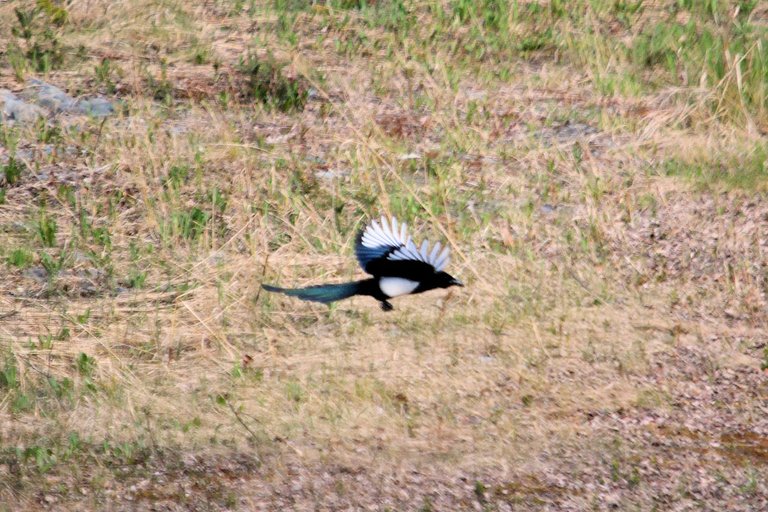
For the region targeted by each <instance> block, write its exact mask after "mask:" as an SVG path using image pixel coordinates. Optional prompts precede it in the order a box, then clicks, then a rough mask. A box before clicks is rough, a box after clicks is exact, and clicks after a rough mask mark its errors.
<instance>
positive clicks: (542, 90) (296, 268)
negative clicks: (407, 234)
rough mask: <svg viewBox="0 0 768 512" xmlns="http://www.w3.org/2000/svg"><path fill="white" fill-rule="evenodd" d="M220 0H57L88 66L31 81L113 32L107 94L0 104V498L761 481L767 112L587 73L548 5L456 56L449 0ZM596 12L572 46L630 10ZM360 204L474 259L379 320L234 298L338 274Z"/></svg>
mask: <svg viewBox="0 0 768 512" xmlns="http://www.w3.org/2000/svg"><path fill="white" fill-rule="evenodd" d="M459 3H460V2H459ZM234 4H235V3H234V2H225V1H214V2H206V3H204V4H203V5H202V6H200V7H192V6H187V5H186V4H185V3H183V2H177V1H174V0H163V1H159V0H147V1H145V2H139V3H137V2H102V1H96V0H92V1H83V2H73V3H72V4H71V5H69V6H68V7H67V9H68V12H69V22H68V24H67V25H66V26H65V27H63V28H61V29H58V30H57V34H58V36H57V37H59V38H60V41H61V42H62V44H63V45H65V47H66V48H68V49H69V50H68V51H71V53H72V54H74V53H75V52H74V48H76V47H77V45H84V47H85V51H84V52H82V53H83V54H84V57H83V58H75V57H74V56H73V55H69V57H68V58H67V60H66V61H65V65H64V67H63V68H62V69H58V70H52V71H51V72H50V73H49V74H48V75H47V76H46V77H45V79H46V80H47V81H48V82H50V83H54V84H57V85H59V86H61V87H63V88H66V89H67V90H69V91H70V92H81V93H95V92H104V91H105V87H106V85H105V84H104V83H99V82H98V81H97V80H96V79H95V78H94V66H96V65H98V64H99V63H100V62H102V59H104V58H108V59H110V62H111V65H112V68H111V69H112V71H111V74H110V80H112V81H113V85H114V91H115V92H114V93H113V95H114V96H115V99H119V100H120V101H122V102H124V105H125V107H124V111H123V112H122V113H120V114H119V115H117V116H114V117H113V118H110V119H108V120H107V121H106V122H105V123H104V124H103V125H101V124H100V123H99V122H98V121H95V120H88V119H83V118H73V117H71V116H67V115H63V116H60V117H59V118H58V119H51V120H49V125H51V126H62V127H63V128H62V132H61V138H60V139H59V140H58V141H54V142H41V140H40V139H41V130H42V128H41V126H27V127H13V128H7V127H4V128H3V130H4V134H5V139H4V140H5V141H6V142H5V146H0V157H3V156H7V155H12V154H17V155H19V158H20V159H23V161H24V162H25V163H26V164H27V165H28V167H29V169H27V172H25V174H23V175H22V177H21V179H20V181H19V182H18V183H16V184H14V185H12V186H11V185H10V184H6V186H5V190H6V195H5V203H4V204H3V205H2V207H0V225H2V226H3V229H2V230H0V247H2V249H0V255H2V257H3V259H4V260H5V261H6V263H5V265H4V270H5V273H6V276H7V277H6V279H5V280H3V282H2V283H1V284H0V370H4V371H5V372H6V373H5V374H3V375H6V377H4V378H5V380H3V378H2V377H0V425H1V426H0V443H1V444H0V510H19V509H28V510H34V509H38V508H39V507H40V506H44V507H46V508H50V509H56V510H64V509H80V510H81V509H94V510H103V509H111V510H122V509H125V510H132V509H138V510H145V509H146V510H149V509H153V508H152V507H155V509H162V510H186V509H193V510H219V509H242V510H288V509H295V510H340V509H349V510H353V509H355V510H356V509H365V508H366V507H368V508H369V509H374V510H470V509H472V510H475V509H476V510H542V509H547V510H592V509H595V510H602V509H608V508H618V509H620V510H651V509H653V508H654V507H655V508H656V509H659V510H671V509H676V510H677V509H679V510H700V509H711V510H726V509H729V510H758V509H760V508H761V507H766V506H768V501H767V500H768V489H766V486H765V477H766V475H767V474H768V473H767V472H766V462H767V461H768V458H767V453H766V439H768V438H766V435H768V421H766V419H765V418H766V415H765V413H766V412H768V411H766V408H765V403H766V401H765V400H766V397H767V396H768V387H766V375H765V373H764V371H763V370H761V364H766V360H765V358H766V356H765V355H764V354H765V352H764V350H765V346H766V339H765V334H764V331H765V327H766V316H765V306H766V303H765V301H766V298H765V293H766V290H768V285H766V275H767V274H766V255H765V250H766V247H767V245H766V244H768V239H766V235H765V229H763V228H764V226H765V222H766V219H767V218H768V211H766V208H765V207H764V206H762V204H761V199H762V198H763V193H764V191H765V184H766V183H767V182H766V181H765V170H766V168H765V162H764V160H763V161H762V162H761V161H760V158H764V156H765V154H766V151H767V150H766V147H768V146H766V140H765V131H764V129H765V126H766V118H765V109H764V108H763V109H760V108H752V107H744V108H742V107H738V108H735V109H731V110H725V109H726V107H727V105H726V106H722V108H721V107H717V106H715V108H714V110H712V101H711V99H712V98H713V97H716V98H717V97H720V98H725V99H726V100H727V101H728V102H731V101H732V100H733V96H732V95H733V94H734V90H733V89H731V88H727V87H726V88H723V87H720V88H718V86H717V84H713V83H711V82H710V83H708V84H707V85H706V86H701V85H700V84H699V83H698V82H695V83H693V82H691V83H690V84H688V83H683V84H680V83H676V84H667V86H664V85H663V84H662V86H660V87H656V86H654V84H656V81H657V80H661V78H657V77H654V78H653V80H651V79H649V81H650V82H649V83H645V82H639V83H638V84H634V82H632V84H630V85H631V86H632V87H635V86H637V87H639V88H640V89H639V90H635V91H634V92H633V93H632V94H630V93H626V92H622V91H624V89H622V87H629V86H630V85H626V84H625V85H618V86H616V88H615V90H614V92H613V93H607V92H606V91H605V88H606V87H608V85H606V84H605V82H600V78H599V76H597V75H600V76H602V77H604V76H605V73H608V72H610V73H612V76H614V77H620V76H622V73H624V74H629V73H630V70H631V68H630V66H631V63H630V62H628V61H621V60H619V61H612V60H610V59H609V61H605V60H601V59H599V58H594V59H590V57H589V56H588V55H587V54H586V53H584V52H585V49H586V48H588V46H585V45H587V44H588V43H589V41H590V40H589V38H587V37H586V36H585V34H584V32H582V30H583V29H584V27H585V26H591V25H595V24H597V25H599V24H601V23H608V21H607V20H606V19H604V18H603V17H601V16H602V15H601V16H597V17H596V18H595V19H592V18H591V16H595V13H594V12H592V11H590V10H588V12H586V13H582V14H583V15H584V16H585V18H584V19H586V20H587V21H588V23H587V21H584V20H581V21H579V19H581V18H578V19H577V18H574V19H570V20H568V21H567V22H566V21H562V20H560V21H557V20H552V19H551V20H550V22H551V23H552V24H553V25H552V26H554V27H559V30H560V32H557V31H556V33H558V34H561V35H562V40H558V39H557V38H556V37H555V38H554V39H553V40H554V43H553V44H554V45H555V48H556V51H555V50H552V48H550V47H549V46H547V45H548V44H549V43H545V45H544V47H543V48H539V49H533V50H530V51H528V50H524V49H523V50H521V49H518V50H514V51H510V50H508V49H505V48H506V47H505V46H503V44H501V43H500V44H501V46H499V48H501V49H500V50H498V53H497V54H494V53H493V52H490V53H489V54H488V55H489V56H487V57H484V58H482V59H481V58H477V57H476V56H473V55H472V53H471V52H470V50H467V49H466V48H464V47H458V48H455V49H454V48H453V46H452V44H451V42H452V41H453V40H456V41H460V42H461V44H468V41H469V40H468V39H467V38H468V37H470V36H469V35H468V34H469V33H470V32H469V31H470V30H471V28H470V26H471V25H472V24H473V23H475V24H477V21H474V22H467V23H465V24H462V23H457V24H456V26H451V25H450V23H448V22H446V23H445V24H443V22H441V21H440V20H439V17H437V16H436V15H435V14H434V12H432V11H431V10H430V8H428V6H425V5H421V4H417V5H410V4H409V9H410V11H411V14H412V16H413V17H414V19H415V23H414V25H413V28H411V29H410V31H409V32H408V37H409V38H410V39H407V40H405V42H398V38H400V37H402V36H397V35H396V34H394V33H393V32H392V31H391V30H387V29H383V28H381V27H380V25H377V24H376V23H374V22H371V21H370V20H371V19H379V18H373V16H374V15H375V14H374V11H371V10H366V9H363V10H357V9H352V10H348V9H342V8H336V7H330V6H325V5H317V6H314V7H308V8H307V9H304V10H299V11H296V12H294V11H290V10H280V9H274V8H273V3H272V2H268V3H266V4H262V3H255V9H254V11H253V12H252V13H250V14H249V13H248V10H247V5H246V8H245V9H244V10H242V11H239V12H236V11H235V5H234ZM381 4H382V7H381V9H385V8H388V6H391V5H392V4H394V3H389V2H382V3H381ZM444 4H445V5H444V6H443V7H444V8H445V9H450V5H453V4H450V5H449V4H448V3H444ZM667 4H671V2H667V3H659V5H654V6H647V7H646V9H645V11H644V12H643V13H642V15H641V16H642V17H643V19H644V20H645V19H654V16H662V15H663V13H664V12H665V11H664V9H667V8H669V5H667ZM457 5H458V3H457ZM546 5H549V4H546ZM580 5H581V4H580ZM15 7H20V4H19V3H18V2H10V3H6V4H4V5H0V20H2V21H0V43H2V46H7V45H6V44H5V43H6V42H11V41H16V42H18V41H17V38H14V36H12V35H11V31H10V27H11V26H12V25H14V23H15V21H14V15H13V9H14V8H15ZM546 8H547V9H548V8H549V7H546ZM605 10H606V12H613V11H611V10H610V9H609V8H608V7H606V8H605ZM729 12H730V11H729ZM755 13H756V14H754V15H753V17H754V21H755V23H756V24H757V25H758V26H762V25H760V23H762V22H761V19H762V18H760V16H762V15H763V14H761V11H759V10H757V11H755ZM681 15H682V14H681ZM697 15H698V14H697ZM280 16H284V17H286V18H285V19H284V20H283V21H280V20H281V18H280ZM294 16H295V18H294ZM605 16H608V15H605ZM608 17H609V18H610V16H608ZM345 19H346V20H347V21H344V20H345ZM536 19H537V20H538V18H536ZM617 19H618V18H616V19H614V18H611V20H613V21H612V22H611V23H619V21H616V20H617ZM286 20H287V21H286ZM590 20H591V21H590ZM763 21H764V20H763ZM281 23H282V24H283V25H281ZM516 23H517V24H516V25H515V26H514V27H513V29H510V30H511V33H513V34H516V36H515V37H516V38H518V36H519V38H524V37H528V36H530V35H531V34H532V33H534V32H536V30H538V28H541V27H540V26H539V24H540V23H544V21H536V22H534V21H530V24H527V23H529V22H528V21H525V20H523V21H517V22H516ZM611 23H608V25H606V26H609V29H606V31H605V32H601V33H602V36H601V39H600V41H599V44H600V45H603V46H600V47H599V48H604V49H606V51H607V50H608V49H610V48H611V47H610V44H612V43H611V42H612V41H613V42H615V40H622V39H621V38H624V39H626V38H630V39H631V38H632V37H636V36H637V32H626V33H625V32H624V31H622V29H621V25H620V24H619V25H613V24H611ZM281 26H287V27H289V28H288V29H285V28H283V29H281V28H280V27H281ZM537 27H538V28H537ZM610 27H612V28H610ZM430 30H435V31H436V35H435V37H434V39H433V40H432V42H430V43H424V44H423V45H421V43H419V42H417V41H424V40H426V39H425V33H427V32H429V31H430ZM360 34H364V35H365V39H364V40H362V42H360V41H358V39H357V37H358V35H360ZM292 37H293V38H294V39H291V38H292ZM473 37H476V36H473ZM470 39H471V38H470ZM630 39H626V40H630ZM355 41H358V42H357V43H355ZM408 41H411V42H410V43H409V42H408ZM350 42H351V43H350ZM348 43H349V44H350V45H351V46H346V47H345V46H344V45H346V44H348ZM353 43H354V44H353ZM489 44H490V43H489ZM595 44H597V43H595ZM490 47H491V46H489V48H490ZM345 48H347V49H345ZM199 50H203V51H204V58H202V59H201V60H203V61H204V62H195V55H196V52H198V51H199ZM248 52H250V53H252V54H256V55H259V56H261V57H262V58H263V57H265V56H266V55H267V54H268V53H271V54H273V55H274V56H275V57H276V58H277V59H278V61H282V62H287V63H288V65H287V67H286V68H285V70H284V72H285V74H286V75H288V76H297V77H302V79H303V80H305V83H306V84H308V86H309V87H311V88H312V89H313V90H312V93H311V95H310V96H311V97H310V99H309V101H308V102H307V104H306V107H305V108H304V110H303V111H300V112H289V113H281V112H279V111H277V110H271V109H268V108H266V107H263V106H262V105H259V104H256V103H254V102H252V101H247V100H244V99H243V97H242V96H241V94H242V92H243V89H242V87H243V84H244V83H245V82H244V79H243V77H242V71H241V69H240V67H239V65H238V59H239V58H240V57H241V56H243V55H245V54H246V53H248ZM496 57H498V58H500V59H501V60H500V61H499V63H494V60H493V59H494V58H496ZM6 60H7V59H6ZM1 62H2V65H0V86H2V87H7V88H9V89H12V90H20V89H22V88H23V84H22V83H19V82H17V81H16V79H15V78H14V72H13V70H12V69H11V67H10V65H9V64H8V62H6V61H1ZM214 64H215V66H214ZM503 66H507V67H508V71H509V74H508V76H503V75H499V74H498V73H499V72H500V67H503ZM163 70H164V71H163ZM656 72H659V71H656ZM27 73H28V76H33V75H34V73H33V72H31V71H29V70H28V71H27ZM162 73H165V80H166V81H167V87H169V91H170V92H168V91H166V92H168V94H170V98H171V99H165V100H164V99H163V98H165V97H164V96H162V95H161V94H160V93H163V91H162V90H160V89H161V88H162V87H163V83H162V80H163V79H162ZM649 73H650V72H649ZM659 73H661V72H659ZM729 76H730V75H729ZM150 77H152V78H150ZM153 80H154V83H153ZM617 80H618V78H617ZM627 80H628V79H627ZM633 84H634V85H633ZM656 85H657V84H656ZM742 88H743V87H742ZM163 94H165V93H163ZM718 95H719V96H718ZM724 101H725V100H724ZM728 108H730V107H728ZM713 112H714V114H713ZM761 130H762V131H761ZM11 140H14V141H17V142H16V143H15V147H13V146H12V145H11V144H10V143H9V141H11ZM46 148H48V149H51V148H53V149H52V153H51V155H49V154H48V153H46V152H45V149H46ZM66 148H75V149H76V151H66ZM761 152H762V153H761ZM761 155H763V156H762V157H761ZM179 169H186V171H179ZM179 172H182V174H183V172H186V175H180V174H179ZM179 176H181V177H179ZM174 180H176V181H174ZM62 184H67V185H68V188H62ZM216 194H223V195H224V196H225V197H226V203H225V205H224V206H223V207H220V206H217V203H216V197H217V196H216ZM195 208H197V209H198V210H199V212H200V214H201V215H202V214H208V215H209V216H210V217H209V220H207V221H206V222H204V223H203V228H202V229H201V230H200V231H199V232H197V233H195V234H189V233H187V234H185V233H184V232H183V228H181V227H179V224H178V222H180V221H178V219H179V218H181V217H180V216H183V215H185V214H190V212H193V211H194V209H195ZM43 211H44V212H45V214H46V215H48V216H49V217H50V218H53V219H55V221H56V224H57V230H56V239H55V244H54V246H53V247H45V245H44V244H43V243H42V241H41V238H40V236H39V235H38V234H37V231H38V229H39V226H40V220H39V219H40V217H41V215H42V213H41V212H43ZM382 213H393V214H396V215H398V216H399V217H402V218H405V219H407V220H408V221H409V224H410V225H413V226H414V228H415V229H416V230H417V231H419V233H418V236H431V237H433V238H440V239H443V240H447V241H448V242H449V243H450V244H451V246H452V248H453V261H452V264H451V273H452V274H454V275H457V276H461V277H462V278H463V279H465V280H466V281H467V283H468V286H467V287H466V288H463V289H460V290H456V291H451V292H434V293H430V294H425V295H421V296H415V297H408V298H404V299H400V300H398V301H396V303H395V308H396V309H395V311H394V312H391V313H384V312H381V311H380V310H379V309H378V306H377V305H376V304H375V303H373V301H370V300H366V299H365V298H359V299H358V298H356V299H352V300H350V301H346V302H343V303H340V304H338V305H336V306H334V307H333V308H331V309H330V310H328V309H327V308H325V307H321V306H317V305H313V304H306V303H300V302H296V301H293V300H291V299H289V298H284V297H278V296H271V295H268V294H266V293H265V292H260V291H259V287H260V284H261V283H262V282H279V283H280V284H284V285H303V284H309V283H318V282H325V281H342V280H345V279H349V278H353V277H354V276H357V275H358V274H359V273H360V272H359V270H358V269H357V267H356V263H355V261H354V258H353V257H352V242H353V237H354V234H355V231H356V229H358V228H359V227H360V226H362V224H363V223H364V222H365V220H366V219H367V218H368V217H369V216H372V215H379V214H382ZM174 219H176V222H177V223H176V224H174V222H175V221H174ZM174 226H175V227H174ZM94 229H96V230H98V229H103V231H94ZM104 232H106V233H108V237H109V243H104V242H103V238H99V236H103V233H104ZM100 233H101V234H100ZM16 249H23V250H26V251H28V252H29V253H30V254H31V261H30V262H28V263H26V264H24V265H19V266H14V264H12V263H11V260H10V258H11V253H12V251H14V250H16ZM46 254H47V255H49V256H50V257H51V258H53V260H55V261H58V258H59V257H60V256H61V258H62V259H61V261H62V268H61V269H60V270H59V271H58V272H57V273H55V275H48V274H49V273H47V272H46V270H45V268H44V266H45V265H44V258H45V256H44V255H46ZM142 275H143V277H141V278H139V277H137V276H142ZM13 369H15V375H16V377H15V379H16V380H15V381H14V382H9V381H8V377H7V375H8V372H10V371H12V370H13Z"/></svg>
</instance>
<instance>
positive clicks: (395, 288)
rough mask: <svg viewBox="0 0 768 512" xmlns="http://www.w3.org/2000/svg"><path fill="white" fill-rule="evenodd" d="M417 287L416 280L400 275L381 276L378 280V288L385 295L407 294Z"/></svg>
mask: <svg viewBox="0 0 768 512" xmlns="http://www.w3.org/2000/svg"><path fill="white" fill-rule="evenodd" d="M418 287H419V282H418V281H411V280H410V279H404V278H402V277H382V278H381V279H380V280H379V288H381V291H382V292H384V295H386V296H387V297H397V296H399V295H407V294H409V293H411V292H412V291H413V290H415V289H416V288H418Z"/></svg>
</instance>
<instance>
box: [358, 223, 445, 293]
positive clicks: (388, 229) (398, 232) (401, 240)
mask: <svg viewBox="0 0 768 512" xmlns="http://www.w3.org/2000/svg"><path fill="white" fill-rule="evenodd" d="M398 228H399V229H398ZM362 244H363V246H365V247H369V248H376V247H382V246H386V247H391V248H393V249H395V250H394V251H392V253H390V254H389V256H387V259H388V260H391V261H401V260H411V261H423V262H424V263H427V264H429V265H432V266H433V267H434V268H435V271H436V272H440V271H441V270H443V269H444V268H445V267H446V266H447V265H448V261H449V257H450V252H451V251H450V249H449V248H448V247H445V248H443V250H442V251H441V250H440V248H441V245H440V242H437V243H436V244H435V245H434V247H432V250H431V251H430V250H429V242H428V241H427V240H424V242H422V244H421V247H417V246H416V244H415V243H413V240H412V239H411V237H410V236H409V235H408V226H407V225H406V224H405V223H402V224H398V222H397V219H396V218H394V217H392V220H391V221H387V219H386V218H385V217H382V218H381V224H379V223H378V222H377V221H375V220H374V221H373V222H371V223H370V224H369V225H368V227H366V228H365V231H364V232H363V237H362ZM385 293H386V292H385Z"/></svg>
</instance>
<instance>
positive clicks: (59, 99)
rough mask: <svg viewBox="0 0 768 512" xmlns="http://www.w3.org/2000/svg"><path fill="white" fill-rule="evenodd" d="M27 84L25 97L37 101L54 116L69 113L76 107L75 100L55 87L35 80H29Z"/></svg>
mask: <svg viewBox="0 0 768 512" xmlns="http://www.w3.org/2000/svg"><path fill="white" fill-rule="evenodd" d="M27 84H28V85H27V88H26V89H25V91H24V94H25V96H27V97H28V98H30V99H33V100H35V102H37V104H38V105H40V106H41V107H43V108H44V109H46V110H49V111H51V112H52V113H54V114H56V113H59V112H68V111H71V110H72V109H73V108H74V107H75V103H76V102H75V99H74V98H72V96H70V95H69V94H67V93H65V92H64V91H62V90H61V89H59V88H58V87H56V86H55V85H51V84H48V83H45V82H43V81H42V80H37V79H35V78H33V79H31V80H29V81H28V82H27Z"/></svg>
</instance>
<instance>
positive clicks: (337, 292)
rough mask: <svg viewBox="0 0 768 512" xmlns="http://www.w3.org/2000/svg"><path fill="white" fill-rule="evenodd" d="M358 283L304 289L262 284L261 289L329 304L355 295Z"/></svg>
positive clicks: (358, 286) (321, 285)
mask: <svg viewBox="0 0 768 512" xmlns="http://www.w3.org/2000/svg"><path fill="white" fill-rule="evenodd" d="M360 283H361V281H353V282H351V283H342V284H319V285H316V286H308V287H306V288H280V287H278V286H272V285H269V284H262V285H261V287H262V288H264V289H265V290H267V291H268V292H279V293H284V294H286V295H290V296H291V297H298V298H300V299H301V300H309V301H312V302H322V303H323V304H329V303H331V302H336V301H337V300H341V299H347V298H349V297H352V296H353V295H357V294H358V292H359V291H360Z"/></svg>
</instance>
